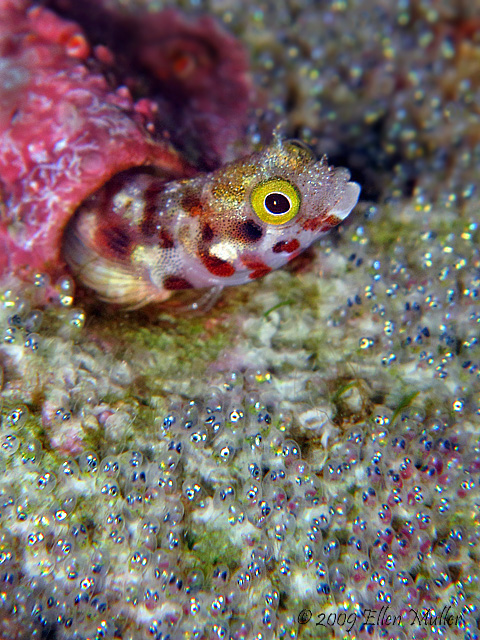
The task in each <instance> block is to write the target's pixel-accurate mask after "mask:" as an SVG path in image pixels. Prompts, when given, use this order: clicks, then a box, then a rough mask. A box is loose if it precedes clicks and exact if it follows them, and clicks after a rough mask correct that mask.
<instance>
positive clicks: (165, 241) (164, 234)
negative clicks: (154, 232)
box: [158, 229, 175, 249]
mask: <svg viewBox="0 0 480 640" xmlns="http://www.w3.org/2000/svg"><path fill="white" fill-rule="evenodd" d="M158 246H159V247H160V249H173V247H174V246H175V242H174V241H173V238H172V236H171V235H170V233H169V232H168V231H166V230H165V229H159V231H158Z"/></svg>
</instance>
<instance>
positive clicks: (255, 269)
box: [242, 256, 271, 280]
mask: <svg viewBox="0 0 480 640" xmlns="http://www.w3.org/2000/svg"><path fill="white" fill-rule="evenodd" d="M242 263H243V264H244V265H245V266H246V267H247V269H249V270H250V271H251V273H250V274H249V276H248V277H249V278H250V279H251V280H256V279H257V278H263V276H266V275H267V273H270V271H271V268H270V267H269V266H268V265H266V264H265V263H264V262H262V260H259V259H258V258H249V257H248V256H244V257H243V258H242Z"/></svg>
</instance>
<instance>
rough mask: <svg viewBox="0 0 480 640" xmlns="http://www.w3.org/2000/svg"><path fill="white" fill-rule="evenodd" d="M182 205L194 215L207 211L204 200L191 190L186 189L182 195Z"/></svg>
mask: <svg viewBox="0 0 480 640" xmlns="http://www.w3.org/2000/svg"><path fill="white" fill-rule="evenodd" d="M182 207H183V208H184V209H185V211H186V212H187V213H188V214H189V215H191V216H193V217H195V216H201V215H202V214H203V213H205V207H204V204H203V202H202V200H201V199H200V198H199V196H197V195H196V194H195V193H192V192H191V191H186V193H185V195H184V196H183V197H182Z"/></svg>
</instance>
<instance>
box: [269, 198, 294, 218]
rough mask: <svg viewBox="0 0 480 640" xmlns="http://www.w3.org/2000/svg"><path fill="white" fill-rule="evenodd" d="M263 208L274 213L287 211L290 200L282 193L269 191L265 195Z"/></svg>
mask: <svg viewBox="0 0 480 640" xmlns="http://www.w3.org/2000/svg"><path fill="white" fill-rule="evenodd" d="M265 209H266V210H267V211H268V212H269V213H274V214H276V215H280V214H282V213H287V211H289V210H290V200H289V199H288V198H287V196H284V195H283V193H269V194H268V196H266V197H265Z"/></svg>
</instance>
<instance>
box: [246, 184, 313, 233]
mask: <svg viewBox="0 0 480 640" xmlns="http://www.w3.org/2000/svg"><path fill="white" fill-rule="evenodd" d="M300 201H301V200H300V193H299V192H298V189H297V188H296V187H295V186H294V185H293V184H292V183H291V182H289V181H288V180H284V179H283V178H271V179H270V180H265V182H260V184H257V185H256V187H255V188H254V189H253V191H252V193H251V195H250V202H251V203H252V207H253V210H254V211H255V213H256V214H257V216H258V217H259V218H260V220H263V222H268V223H269V224H285V222H288V221H289V220H291V219H292V218H294V217H295V216H296V215H297V213H298V210H299V209H300Z"/></svg>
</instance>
